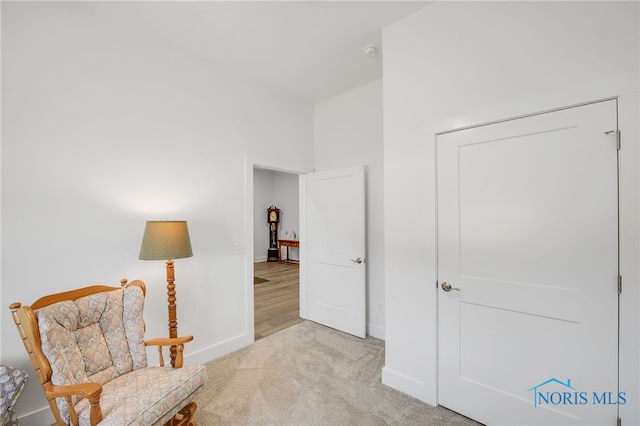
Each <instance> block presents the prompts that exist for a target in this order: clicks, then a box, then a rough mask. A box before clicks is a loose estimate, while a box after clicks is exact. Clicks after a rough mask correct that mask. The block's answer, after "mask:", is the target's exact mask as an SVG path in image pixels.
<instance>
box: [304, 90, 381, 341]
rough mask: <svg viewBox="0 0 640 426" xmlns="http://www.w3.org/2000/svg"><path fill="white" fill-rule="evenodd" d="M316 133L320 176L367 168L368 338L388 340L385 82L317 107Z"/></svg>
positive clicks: (349, 93)
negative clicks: (340, 170)
mask: <svg viewBox="0 0 640 426" xmlns="http://www.w3.org/2000/svg"><path fill="white" fill-rule="evenodd" d="M314 129H315V130H314V150H313V152H314V165H315V168H316V170H317V171H321V170H328V169H336V168H340V167H349V166H354V165H361V164H363V165H365V166H366V167H365V179H366V199H367V201H366V211H367V218H366V220H367V254H366V259H367V261H366V265H367V329H368V330H367V332H368V334H369V335H371V336H374V337H377V338H380V339H384V338H385V322H384V308H385V301H384V250H383V247H384V236H383V222H384V215H383V205H384V204H383V203H384V196H383V175H384V170H383V158H382V80H376V81H374V82H372V83H369V84H366V85H364V86H361V87H358V88H355V89H353V90H350V91H348V92H345V93H343V94H341V95H338V96H335V97H333V98H331V99H328V100H325V101H323V102H320V103H317V104H316V105H315V114H314ZM337 207H338V208H339V206H337Z"/></svg>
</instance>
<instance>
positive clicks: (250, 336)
mask: <svg viewBox="0 0 640 426" xmlns="http://www.w3.org/2000/svg"><path fill="white" fill-rule="evenodd" d="M254 168H259V169H265V170H273V171H276V172H283V173H291V174H298V175H300V174H305V173H309V172H312V171H313V169H312V168H311V167H305V166H303V165H299V164H291V163H286V162H282V161H278V160H276V159H273V158H254V157H251V156H248V155H247V156H245V168H244V185H245V186H244V195H245V210H244V212H245V213H244V235H245V241H244V264H245V277H244V278H245V280H244V281H245V336H246V337H245V339H246V342H247V344H251V343H253V342H254V341H255V338H254V335H255V323H254V321H255V315H254V301H253V298H254V294H253V263H254V258H253V232H254V229H253V209H254V205H253V169H254ZM301 213H302V212H301ZM300 260H301V263H302V261H303V259H302V258H301V259H300ZM300 299H301V300H302V292H301V293H300Z"/></svg>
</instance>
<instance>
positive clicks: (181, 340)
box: [144, 336, 193, 368]
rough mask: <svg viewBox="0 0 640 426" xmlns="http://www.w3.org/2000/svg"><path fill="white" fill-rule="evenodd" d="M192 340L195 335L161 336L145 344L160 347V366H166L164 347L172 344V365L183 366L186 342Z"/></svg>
mask: <svg viewBox="0 0 640 426" xmlns="http://www.w3.org/2000/svg"><path fill="white" fill-rule="evenodd" d="M192 340H193V336H182V337H160V338H157V339H151V340H147V341H145V342H144V345H145V346H157V347H158V359H159V361H160V367H164V357H163V356H162V347H163V346H171V366H173V367H175V368H181V367H182V363H183V356H182V351H183V350H184V344H185V343H187V342H190V341H192Z"/></svg>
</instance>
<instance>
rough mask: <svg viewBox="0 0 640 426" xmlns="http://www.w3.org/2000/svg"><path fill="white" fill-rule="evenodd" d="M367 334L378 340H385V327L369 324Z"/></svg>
mask: <svg viewBox="0 0 640 426" xmlns="http://www.w3.org/2000/svg"><path fill="white" fill-rule="evenodd" d="M367 334H368V335H369V336H371V337H375V338H376V339H380V340H385V338H384V336H385V334H384V327H381V326H379V325H376V324H367Z"/></svg>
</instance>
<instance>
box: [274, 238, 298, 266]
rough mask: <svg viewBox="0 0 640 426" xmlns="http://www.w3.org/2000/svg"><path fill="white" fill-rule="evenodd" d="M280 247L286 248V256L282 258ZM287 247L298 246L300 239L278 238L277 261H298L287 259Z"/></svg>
mask: <svg viewBox="0 0 640 426" xmlns="http://www.w3.org/2000/svg"><path fill="white" fill-rule="evenodd" d="M280 247H286V248H287V258H286V259H285V260H282V250H280ZM289 247H300V240H286V239H278V262H279V263H298V261H297V260H291V259H289Z"/></svg>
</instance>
